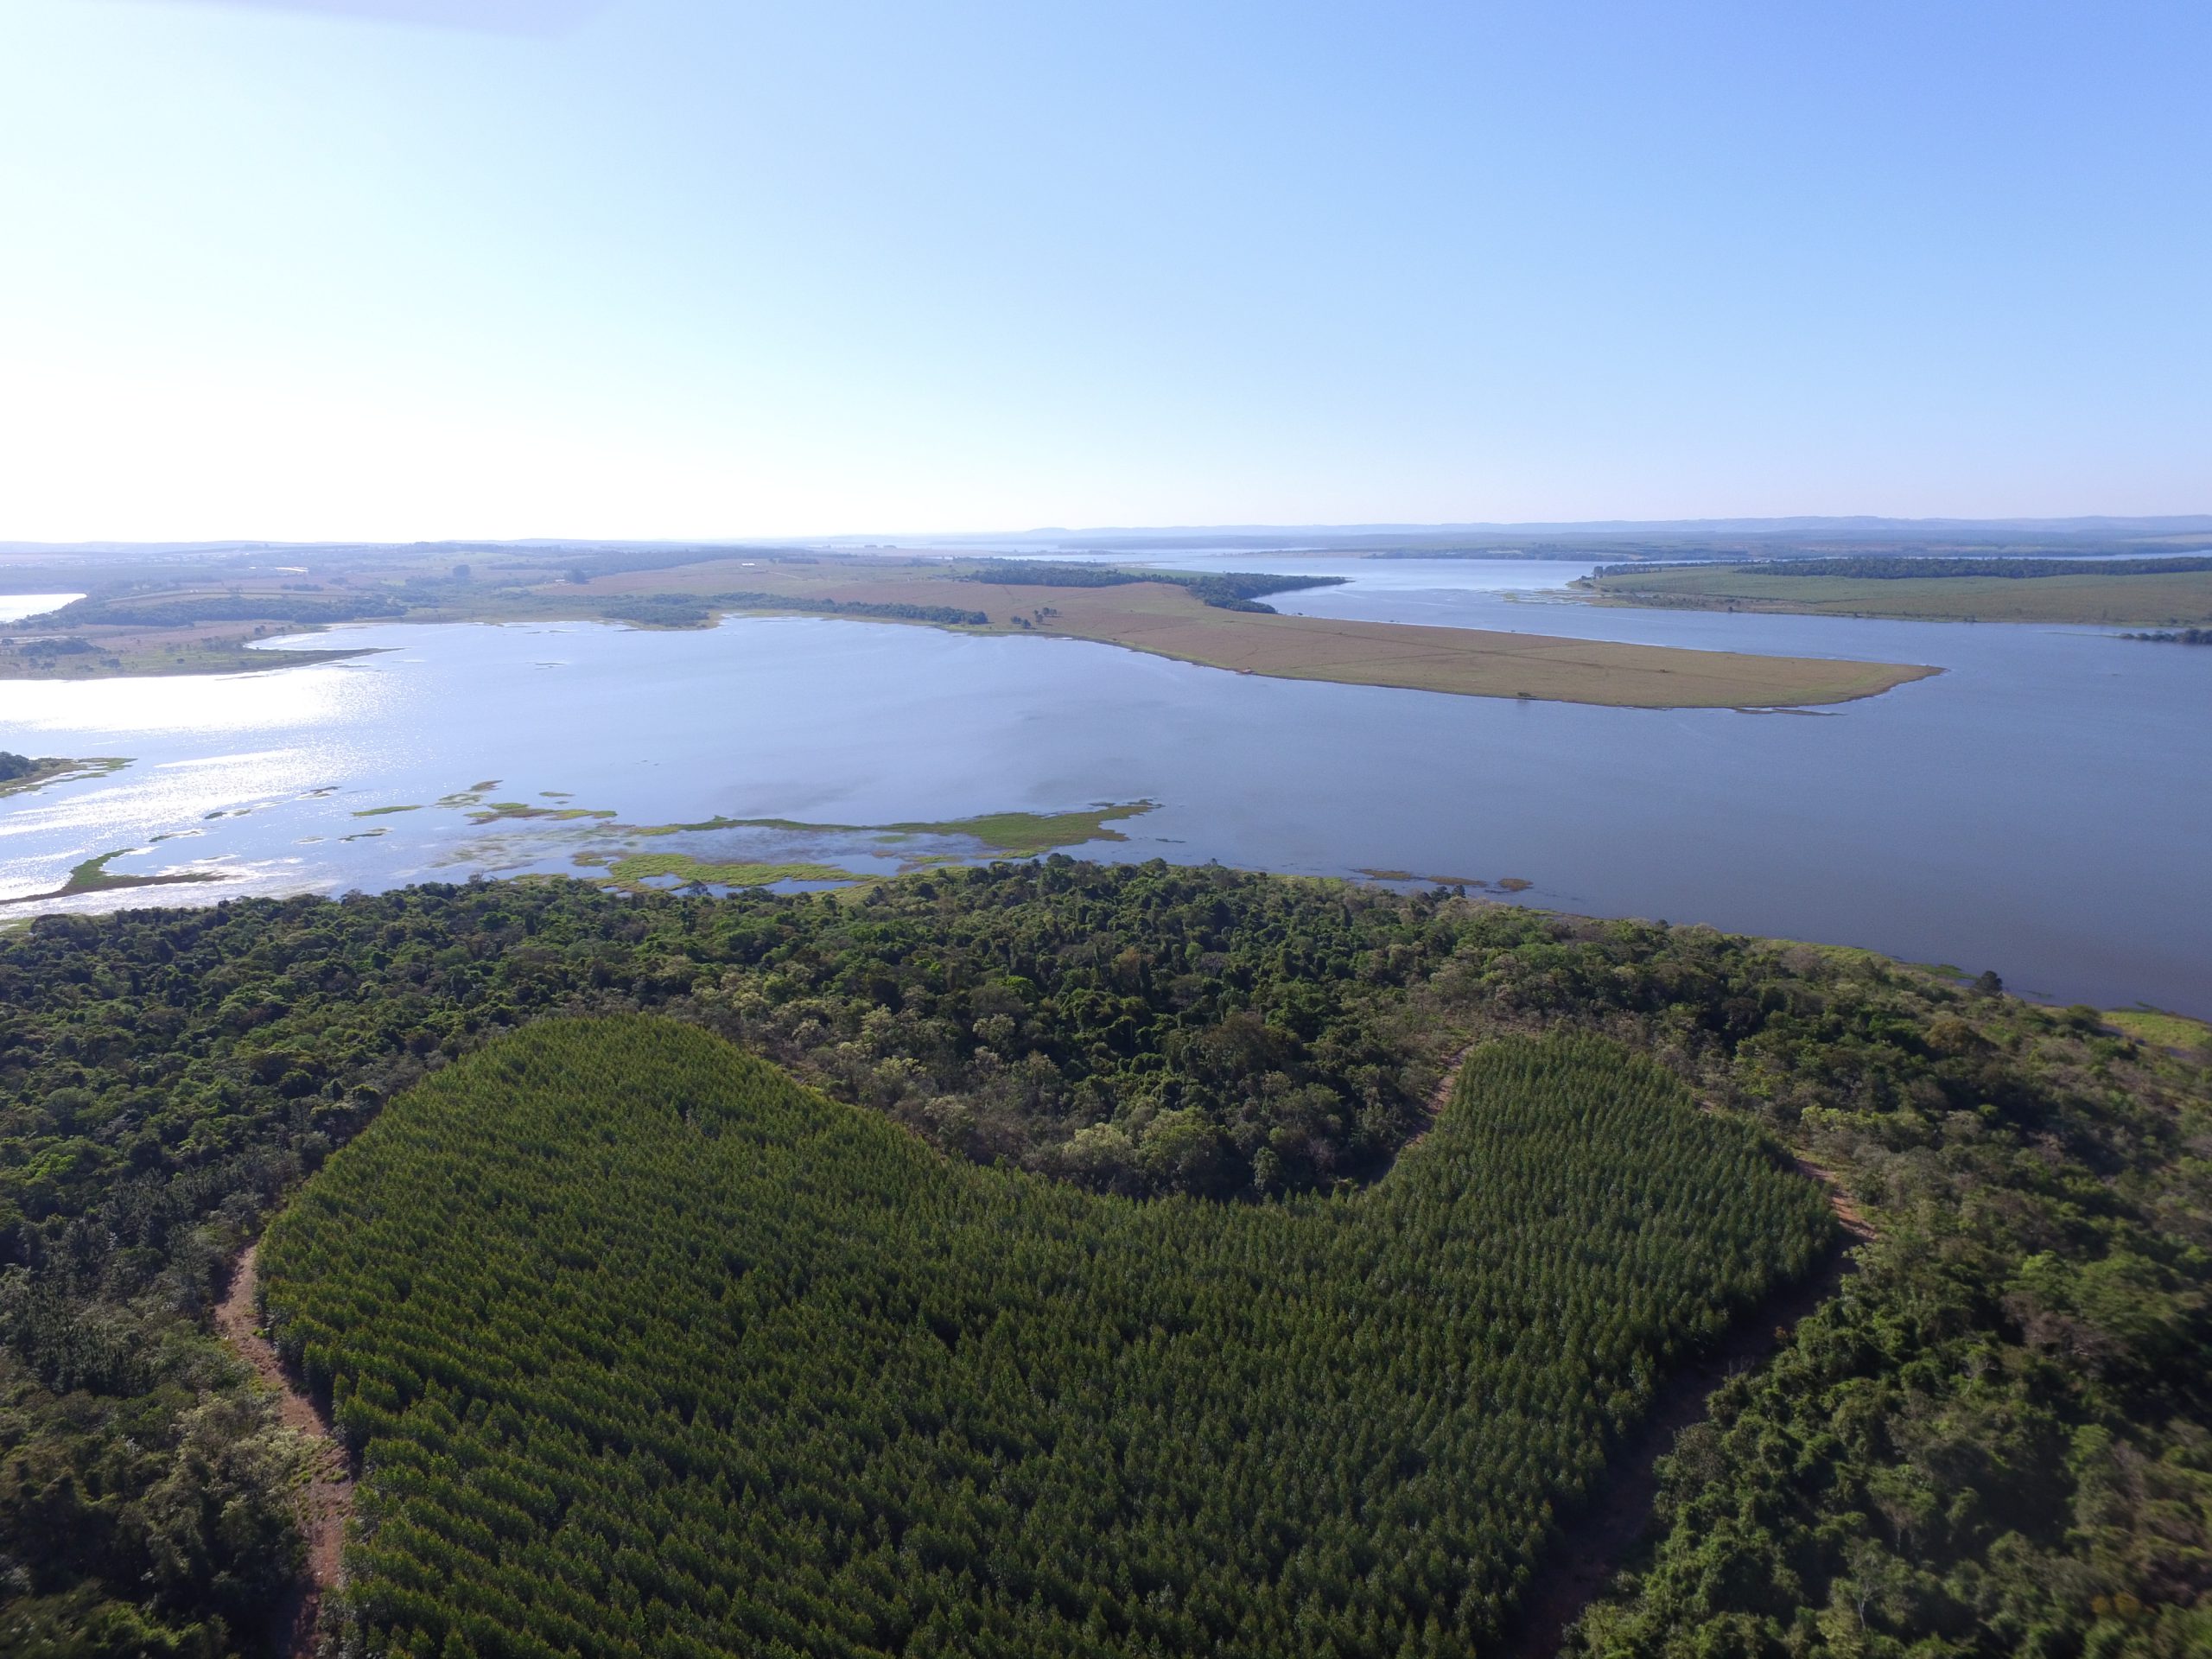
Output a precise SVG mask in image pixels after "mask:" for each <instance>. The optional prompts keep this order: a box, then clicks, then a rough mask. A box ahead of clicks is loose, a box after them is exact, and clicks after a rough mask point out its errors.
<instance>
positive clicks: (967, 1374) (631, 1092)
mask: <svg viewBox="0 0 2212 1659" xmlns="http://www.w3.org/2000/svg"><path fill="white" fill-rule="evenodd" d="M1833 1237H1834V1224H1833V1222H1832V1221H1831V1220H1830V1218H1829V1217H1828V1215H1827V1209H1826V1206H1825V1205H1824V1204H1823V1203H1822V1201H1821V1198H1820V1197H1819V1195H1818V1194H1817V1192H1815V1189H1814V1188H1813V1187H1812V1186H1811V1185H1810V1184H1809V1183H1808V1182H1806V1181H1805V1180H1803V1179H1802V1178H1800V1177H1798V1176H1797V1175H1796V1174H1795V1173H1792V1172H1791V1171H1790V1170H1789V1168H1788V1167H1787V1166H1785V1165H1784V1163H1783V1160H1781V1159H1780V1158H1779V1157H1778V1155H1777V1154H1776V1153H1775V1152H1774V1151H1773V1150H1772V1149H1771V1148H1770V1147H1769V1146H1768V1144H1767V1143H1765V1142H1764V1141H1763V1140H1762V1139H1761V1138H1760V1137H1759V1136H1758V1135H1757V1134H1755V1133H1754V1132H1753V1131H1751V1130H1750V1129H1749V1128H1745V1127H1744V1126H1743V1125H1741V1124H1738V1123H1736V1122H1730V1121H1726V1120H1722V1119H1719V1118H1717V1117H1715V1116H1712V1115H1709V1114H1707V1113H1703V1112H1700V1110H1699V1109H1697V1107H1696V1105H1695V1103H1694V1102H1693V1101H1692V1100H1691V1099H1690V1097H1689V1095H1688V1090H1686V1089H1685V1088H1684V1086H1683V1085H1682V1084H1680V1083H1679V1082H1677V1081H1675V1079H1673V1078H1672V1077H1669V1075H1668V1074H1666V1073H1665V1072H1663V1071H1661V1070H1660V1069H1659V1068H1658V1067H1656V1065H1651V1064H1649V1062H1644V1061H1641V1060H1637V1059H1635V1058H1631V1057H1630V1056H1629V1055H1628V1054H1627V1053H1626V1052H1624V1051H1622V1050H1620V1049H1618V1048H1616V1047H1614V1046H1611V1045H1610V1044H1607V1043H1605V1042H1603V1041H1601V1040H1598V1039H1588V1038H1570V1039H1554V1040H1550V1041H1546V1042H1541V1043H1539V1042H1531V1041H1526V1040H1508V1041H1503V1042H1500V1043H1497V1044H1495V1045H1492V1046H1488V1047H1485V1048H1484V1049H1483V1050H1481V1051H1479V1052H1478V1053H1477V1054H1476V1055H1475V1056H1474V1057H1473V1058H1471V1060H1470V1061H1469V1062H1468V1064H1467V1065H1466V1066H1465V1069H1464V1070H1463V1071H1462V1072H1461V1074H1460V1079H1459V1084H1458V1086H1457V1088H1456V1090H1455V1091H1454V1094H1453V1097H1452V1103H1451V1104H1450V1105H1449V1107H1448V1108H1447V1109H1446V1110H1445V1111H1444V1112H1443V1114H1442V1115H1441V1116H1440V1119H1439V1121H1438V1122H1437V1124H1436V1126H1435V1128H1433V1130H1432V1132H1431V1133H1430V1134H1429V1135H1427V1137H1426V1138H1425V1139H1424V1140H1423V1141H1421V1143H1420V1144H1419V1145H1417V1146H1415V1147H1411V1148H1409V1149H1408V1151H1407V1153H1406V1154H1405V1155H1404V1156H1403V1157H1402V1159H1401V1160H1399V1162H1398V1165H1397V1166H1396V1167H1395V1169H1394V1170H1393V1171H1392V1173H1390V1174H1389V1176H1388V1177H1386V1178H1385V1179H1383V1181H1382V1182H1380V1183H1379V1184H1377V1185H1376V1186H1375V1187H1373V1188H1371V1189H1370V1190H1369V1191H1367V1192H1363V1193H1361V1194H1359V1195H1358V1196H1357V1197H1353V1198H1334V1199H1331V1198H1308V1199H1297V1200H1291V1201H1287V1202H1281V1203H1268V1204H1249V1203H1248V1204H1220V1203H1208V1202H1203V1201H1195V1200H1188V1199H1164V1200H1155V1201H1152V1202H1143V1203H1140V1202H1136V1201H1133V1200H1128V1199H1122V1198H1105V1197H1100V1196H1096V1195H1093V1194H1090V1193H1085V1192H1079V1191H1077V1190H1075V1189H1073V1188H1071V1187H1069V1186H1066V1185H1060V1184H1058V1183H1054V1182H1051V1181H1048V1180H1045V1179H1039V1178H1038V1177H1034V1176H1030V1175H1027V1174H1023V1173H1018V1172H1014V1171H1009V1170H1005V1169H1001V1168H986V1167H979V1166H972V1165H967V1164H962V1163H955V1162H953V1161H951V1160H947V1159H944V1158H943V1157H942V1156H940V1155H938V1154H935V1153H933V1152H931V1150H930V1149H928V1148H927V1147H925V1146H923V1145H922V1144H921V1143H919V1142H918V1141H916V1140H915V1139H914V1138H913V1137H912V1135H908V1134H906V1132H904V1131H903V1130H901V1129H899V1128H897V1127H896V1126H894V1125H893V1124H891V1123H889V1122H886V1121H885V1120H884V1119H882V1118H881V1117H879V1116H875V1115H874V1114H872V1113H869V1112H867V1111H865V1110H862V1109H858V1108H855V1107H849V1106H845V1105H842V1104H839V1103H834V1102H832V1101H829V1100H828V1099H826V1098H825V1097H823V1096H820V1095H818V1094H816V1093H814V1092H813V1091H811V1090H808V1089H805V1088H804V1087H802V1086H800V1085H798V1084H796V1083H794V1082H793V1081H792V1080H791V1078H790V1077H788V1076H786V1075H785V1073H783V1072H782V1071H779V1070H778V1069H776V1068H775V1067H773V1066H772V1065H767V1064H766V1063H765V1062H763V1061H760V1060H758V1059H755V1058H751V1057H749V1056H747V1055H745V1054H743V1053H742V1052H740V1051H738V1050H736V1049H734V1048H732V1047H731V1046H728V1045H727V1044H725V1043H723V1042H722V1041H721V1040H720V1039H716V1038H715V1037H712V1036H710V1035H709V1034H707V1033H703V1032H702V1031H699V1030H698V1029H697V1028H696V1027H687V1026H681V1025H677V1024H676V1023H673V1022H671V1021H665V1020H653V1019H649V1018H642V1017H637V1016H617V1017H610V1018H607V1019H602V1020H548V1021H544V1022H542V1023H540V1024H537V1025H536V1026H533V1027H531V1028H530V1029H528V1030H527V1031H525V1032H524V1033H520V1034H518V1035H516V1036H513V1037H510V1038H506V1039H501V1040H499V1041H498V1042H496V1043H493V1044H492V1045H491V1046H487V1047H486V1048H485V1049H483V1050H481V1051H480V1052H477V1053H475V1054H474V1055H472V1056H469V1057H467V1058H463V1059H461V1061H459V1062H458V1063H456V1064H455V1065H452V1066H450V1067H448V1068H447V1069H446V1070H445V1071H442V1072H440V1073H439V1074H437V1075H436V1076H435V1077H432V1078H430V1079H429V1080H428V1081H427V1082H425V1083H423V1084H420V1085H418V1086H417V1087H416V1089H414V1090H412V1091H410V1093H409V1094H407V1095H405V1096H402V1097H401V1098H399V1099H398V1100H397V1101H395V1102H394V1103H393V1104H392V1105H391V1107H390V1108H388V1109H386V1111H385V1113H384V1114H383V1115H382V1116H381V1117H380V1118H379V1119H378V1122H376V1123H374V1124H373V1125H372V1126H371V1127H370V1128H368V1129H367V1130H366V1131H365V1133H364V1134H363V1135H361V1136H360V1137H359V1140H358V1141H355V1142H354V1144H353V1146H351V1147H348V1148H346V1150H344V1151H342V1152H340V1154H337V1156H336V1157H335V1158H334V1159H333V1160H331V1162H330V1163H329V1165H328V1166H327V1167H326V1168H325V1169H324V1170H323V1172H322V1173H320V1174H319V1175H318V1176H316V1177H315V1179H314V1180H313V1181H311V1182H310V1183H309V1185H308V1187H307V1188H306V1190H305V1191H304V1192H303V1193H302V1197H301V1198H300V1199H299V1201H298V1202H297V1203H296V1205H295V1206H294V1207H293V1208H292V1210H291V1211H289V1212H288V1213H287V1214H285V1215H284V1216H283V1217H280V1218H279V1219H278V1220H277V1223H276V1224H274V1226H272V1227H271V1229H270V1232H269V1234H268V1236H267V1240H266V1243H264V1248H263V1251H262V1255H261V1265H262V1271H263V1274H264V1283H265V1284H266V1287H267V1294H268V1304H269V1308H270V1316H271V1319H272V1323H273V1325H274V1327H275V1329H276V1332H277V1337H278V1340H279V1342H280V1344H282V1345H283V1348H284V1349H285V1350H286V1351H287V1352H288V1353H289V1355H290V1356H292V1357H294V1358H296V1360H297V1361H298V1362H299V1363H301V1364H302V1367H303V1369H304V1370H305V1373H306V1375H307V1376H308V1379H309V1380H310V1383H311V1384H312V1385H313V1386H315V1387H316V1388H318V1389H327V1390H328V1391H329V1394H330V1396H331V1398H332V1399H333V1400H334V1402H335V1408H336V1416H337V1421H338V1423H339V1425H340V1429H341V1431H342V1432H343V1433H345V1435H346V1437H347V1438H348V1439H349V1440H350V1441H351V1442H352V1443H353V1446H355V1447H356V1448H358V1449H359V1450H361V1451H362V1452H363V1453H364V1454H365V1463H366V1467H367V1469H368V1470H369V1471H370V1472H369V1475H368V1478H367V1481H366V1484H365V1495H364V1502H365V1506H366V1508H367V1509H368V1510H371V1511H372V1512H373V1514H374V1516H375V1517H376V1525H375V1527H374V1529H373V1531H372V1533H370V1534H369V1535H367V1536H366V1537H365V1539H364V1540H363V1541H362V1542H361V1544H360V1545H359V1548H358V1553H357V1554H356V1556H355V1557H354V1564H355V1567H356V1570H355V1573H354V1576H353V1598H354V1600H355V1604H356V1605H357V1607H358V1608H359V1612H360V1614H361V1617H362V1618H363V1619H364V1621H365V1624H366V1626H367V1630H366V1635H367V1636H368V1637H369V1640H370V1644H371V1646H372V1649H375V1650H380V1651H386V1652H390V1653H391V1654H394V1655H407V1656H416V1659H436V1656H438V1655H440V1654H441V1653H443V1652H447V1651H453V1650H456V1644H455V1638H456V1637H458V1639H459V1646H460V1647H467V1648H473V1649H474V1650H476V1651H478V1652H480V1653H481V1652H516V1653H522V1652H529V1653H558V1652H561V1651H563V1650H569V1651H575V1652H588V1653H603V1652H617V1651H632V1650H635V1651H641V1652H658V1653H671V1654H673V1653H677V1652H683V1653H700V1654H704V1653H709V1652H748V1653H749V1652H765V1651H769V1650H774V1651H779V1652H786V1653H791V1654H799V1653H806V1654H822V1655H829V1654H837V1655H847V1656H856V1659H857V1656H867V1655H875V1654H893V1653H898V1654H906V1655H917V1656H918V1655H931V1654H952V1653H1007V1654H1012V1653H1020V1654H1027V1655H1039V1656H1050V1655H1071V1656H1072V1655H1093V1654H1098V1655H1103V1654H1105V1653H1109V1652H1114V1653H1147V1654H1156V1655H1176V1654H1190V1655H1198V1654H1205V1655H1226V1656H1243V1655H1250V1656H1260V1655H1265V1656H1268V1659H1280V1656H1301V1655H1309V1654H1310V1655H1319V1654H1344V1653H1356V1652H1358V1653H1364V1652H1380V1651H1386V1650H1387V1651H1393V1652H1402V1651H1405V1650H1407V1649H1408V1647H1410V1648H1411V1649H1412V1650H1413V1651H1416V1652H1420V1651H1437V1652H1466V1651H1468V1650H1470V1649H1471V1648H1477V1647H1482V1648H1486V1647H1487V1646H1488V1644H1489V1643H1490V1642H1491V1640H1492V1639H1493V1637H1495V1635H1496V1633H1497V1630H1498V1629H1499V1627H1500V1625H1501V1624H1503V1621H1504V1620H1505V1618H1507V1617H1508V1616H1510V1612H1511V1611H1512V1609H1513V1607H1514V1605H1515V1604H1516V1599H1517V1597H1518V1594H1519V1592H1520V1589H1521V1586H1522V1582H1523V1580H1525V1577H1526V1574H1527V1572H1528V1570H1529V1562H1530V1561H1531V1560H1533V1559H1534V1558H1535V1555H1536V1554H1537V1552H1539V1551H1540V1550H1541V1548H1542V1547H1543V1545H1544V1543H1545V1542H1546V1541H1547V1539H1548V1536H1549V1535H1550V1534H1551V1533H1552V1531H1553V1530H1554V1524H1555V1523H1554V1513H1555V1511H1558V1510H1565V1509H1567V1508H1568V1507H1570V1506H1572V1505H1573V1503H1575V1502H1576V1501H1577V1500H1578V1498H1579V1497H1580V1496H1581V1495H1582V1494H1583V1493H1584V1492H1585V1491H1586V1489H1587V1488H1588V1487H1589V1485H1590V1484H1591V1483H1592V1481H1593V1480H1594V1479H1595V1478H1597V1476H1598V1475H1599V1472H1600V1471H1601V1470H1602V1468H1603V1465H1604V1461H1605V1453H1606V1450H1607V1447H1608V1446H1609V1445H1610V1444H1611V1442H1612V1441H1613V1440H1615V1439H1616V1438H1617V1437H1618V1435H1620V1434H1621V1433H1623V1432H1624V1431H1625V1430H1626V1429H1628V1428H1629V1427H1631V1426H1633V1425H1634V1424H1635V1423H1636V1422H1637V1421H1638V1419H1639V1418H1640V1416H1641V1414H1642V1413H1643V1410H1644V1408H1645V1406H1646V1405H1647V1403H1648V1402H1649V1400H1650V1398H1651V1395H1652V1393H1653V1390H1654V1389H1655V1387H1656V1383H1657V1380H1658V1379H1659V1378H1660V1377H1661V1376H1663V1375H1664V1374H1665V1373H1666V1372H1667V1371H1668V1370H1669V1369H1670V1368H1671V1367H1672V1366H1673V1365H1674V1364H1675V1363H1678V1362H1679V1361H1680V1360H1681V1358H1682V1357H1684V1356H1685V1355H1687V1354H1688V1352H1690V1351H1693V1350H1694V1349H1696V1348H1698V1347H1699V1346H1700V1345H1701V1344H1703V1343H1705V1342H1707V1341H1709V1340H1711V1339H1712V1338H1714V1337H1715V1336H1716V1335H1717V1334H1718V1333H1719V1332H1722V1331H1723V1330H1725V1329H1726V1326H1727V1325H1728V1324H1729V1323H1730V1321H1731V1319H1732V1316H1733V1314H1734V1313H1736V1312H1737V1311H1738V1310H1740V1309H1741V1308H1744V1307H1745V1306H1750V1305H1751V1303H1752V1302H1753V1301H1755V1300H1757V1299H1758V1297H1759V1296H1760V1295H1762V1294H1764V1292H1765V1291H1766V1290H1768V1289H1769V1288H1770V1287H1772V1286H1773V1285H1775V1284H1776V1283H1777V1281H1782V1280H1784V1279H1787V1278H1789V1277H1792V1276H1794V1275H1796V1274H1799V1273H1802V1272H1803V1271H1804V1270H1805V1269H1806V1268H1808V1266H1809V1265H1810V1264H1811V1263H1812V1262H1814V1261H1815V1260H1816V1259H1817V1258H1818V1257H1819V1255H1821V1253H1822V1252H1823V1251H1824V1250H1825V1249H1827V1246H1828V1243H1829V1242H1830V1240H1831V1239H1832V1238H1833ZM679 1631H680V1632H681V1633H682V1635H683V1640H682V1641H681V1642H680V1643H678V1642H671V1640H670V1639H669V1638H670V1637H671V1635H673V1634H674V1633H676V1632H679ZM1385 1632H1395V1633H1396V1634H1395V1636H1388V1637H1386V1635H1385Z"/></svg>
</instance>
